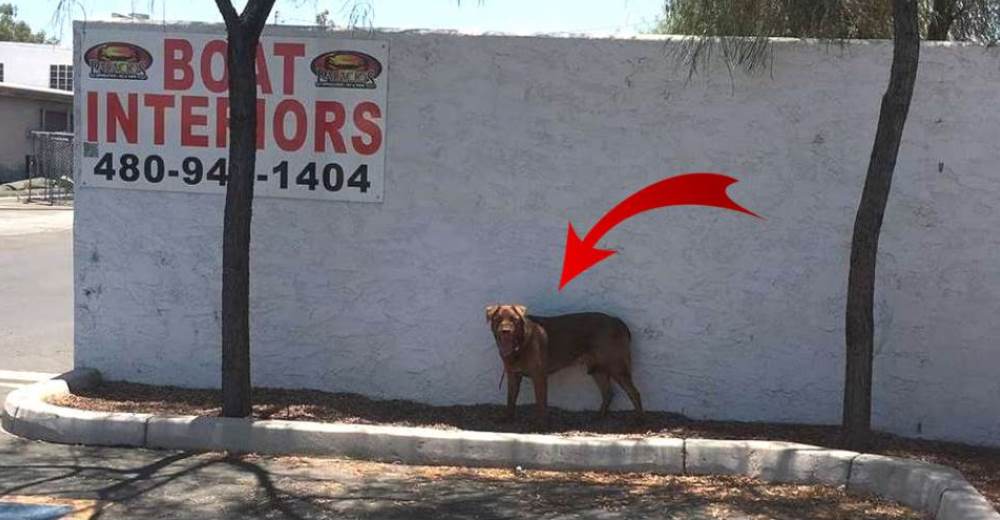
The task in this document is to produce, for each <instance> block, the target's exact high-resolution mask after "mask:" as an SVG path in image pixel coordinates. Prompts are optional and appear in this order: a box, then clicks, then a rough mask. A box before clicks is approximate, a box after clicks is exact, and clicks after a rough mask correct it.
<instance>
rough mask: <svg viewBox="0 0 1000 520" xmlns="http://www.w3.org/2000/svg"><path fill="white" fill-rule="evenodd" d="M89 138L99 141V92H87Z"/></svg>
mask: <svg viewBox="0 0 1000 520" xmlns="http://www.w3.org/2000/svg"><path fill="white" fill-rule="evenodd" d="M87 140H88V141H90V142H94V141H97V92H87Z"/></svg>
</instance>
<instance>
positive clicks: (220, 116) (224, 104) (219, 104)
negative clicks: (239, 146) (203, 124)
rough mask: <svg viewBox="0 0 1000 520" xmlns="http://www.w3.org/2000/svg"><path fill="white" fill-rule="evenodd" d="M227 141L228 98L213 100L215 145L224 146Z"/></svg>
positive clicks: (217, 146)
mask: <svg viewBox="0 0 1000 520" xmlns="http://www.w3.org/2000/svg"><path fill="white" fill-rule="evenodd" d="M228 141H229V98H219V99H217V100H216V102H215V147H216V148H225V147H226V143H227V142H228Z"/></svg>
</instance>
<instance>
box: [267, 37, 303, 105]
mask: <svg viewBox="0 0 1000 520" xmlns="http://www.w3.org/2000/svg"><path fill="white" fill-rule="evenodd" d="M274 55H275V56H281V57H282V58H283V59H284V69H283V70H282V74H281V78H282V86H281V91H282V93H284V94H285V95H286V96H291V95H292V94H294V93H295V58H301V57H303V56H305V55H306V46H305V44H303V43H275V44H274Z"/></svg>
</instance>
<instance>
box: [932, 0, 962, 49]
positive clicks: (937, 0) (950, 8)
mask: <svg viewBox="0 0 1000 520" xmlns="http://www.w3.org/2000/svg"><path fill="white" fill-rule="evenodd" d="M954 22H955V0H934V7H933V8H932V10H931V16H930V23H929V24H927V39H928V40H934V41H944V40H947V39H948V32H949V31H951V24H953V23H954Z"/></svg>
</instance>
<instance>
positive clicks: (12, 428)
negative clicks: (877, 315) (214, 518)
mask: <svg viewBox="0 0 1000 520" xmlns="http://www.w3.org/2000/svg"><path fill="white" fill-rule="evenodd" d="M99 381H100V374H98V372H97V371H96V370H91V369H77V370H74V371H72V372H68V373H66V374H63V375H61V376H59V377H57V378H55V379H52V380H49V381H43V382H40V383H36V384H34V385H30V386H27V387H24V388H21V389H18V390H15V391H14V392H11V393H10V394H9V395H8V396H7V400H6V402H4V406H3V416H2V419H3V421H2V422H3V428H4V429H5V430H7V431H8V432H10V433H13V434H15V435H20V436H22V437H27V438H29V439H36V440H43V441H51V442H60V443H69V444H92V445H101V446H138V447H147V448H166V449H183V450H226V451H233V452H253V453H266V454H274V455H277V454H310V455H335V456H345V457H355V458H361V459H370V460H380V461H399V462H404V463H409V464H448V465H460V466H489V467H513V466H522V467H525V468H538V469H556V470H608V471H642V472H654V473H660V474H676V475H680V474H684V475H746V476H750V477H756V478H759V479H761V480H764V481H769V482H793V483H803V484H806V483H816V484H827V485H835V486H846V489H847V490H848V491H852V492H860V493H871V494H874V495H878V496H880V497H883V498H887V499H890V500H895V501H898V502H900V503H902V504H904V505H906V506H909V507H911V508H913V509H915V510H917V511H920V512H922V513H925V514H928V515H931V516H932V517H933V518H936V519H939V520H1000V513H997V511H996V510H994V509H993V507H992V506H991V505H990V503H989V501H988V500H986V498H984V497H983V496H982V495H981V494H979V492H978V491H976V489H975V488H974V487H973V486H972V485H971V484H969V483H968V482H966V481H965V479H964V478H963V477H962V475H961V473H959V472H958V471H956V470H954V469H951V468H948V467H945V466H938V465H935V464H929V463H925V462H919V461H914V460H908V459H899V458H894V457H884V456H880V455H863V454H860V453H856V452H853V451H843V450H832V449H826V448H821V447H818V446H810V445H807V444H796V443H790V442H774V441H728V440H709V439H673V438H644V439H607V438H599V437H563V436H552V435H528V434H515V433H489V432H472V431H452V430H435V429H430V428H410V427H396V426H367V425H356V424H338V423H314V422H305V421H259V420H253V419H231V418H223V417H193V416H185V417H160V416H152V415H149V414H129V413H104V412H88V411H84V410H76V409H70V408H63V407H59V406H54V405H51V404H48V403H46V402H45V398H47V397H50V396H53V395H59V394H65V393H68V392H70V390H71V389H78V388H85V387H87V386H90V385H94V384H96V383H98V382H99Z"/></svg>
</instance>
